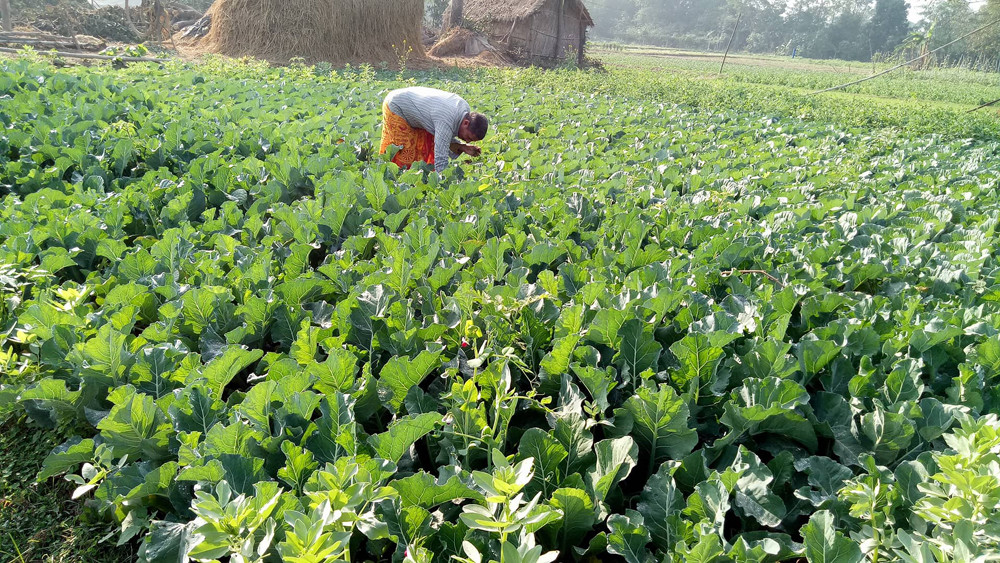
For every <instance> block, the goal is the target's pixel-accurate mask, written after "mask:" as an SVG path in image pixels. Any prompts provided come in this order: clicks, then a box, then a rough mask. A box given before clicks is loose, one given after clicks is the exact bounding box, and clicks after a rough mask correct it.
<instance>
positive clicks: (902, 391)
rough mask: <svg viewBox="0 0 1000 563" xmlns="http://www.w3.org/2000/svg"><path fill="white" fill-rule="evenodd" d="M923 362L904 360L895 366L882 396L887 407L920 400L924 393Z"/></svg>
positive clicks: (887, 379) (888, 377)
mask: <svg viewBox="0 0 1000 563" xmlns="http://www.w3.org/2000/svg"><path fill="white" fill-rule="evenodd" d="M923 364H924V363H923V361H921V360H915V359H913V358H904V359H902V360H900V361H899V362H896V365H894V366H893V368H892V371H891V372H889V375H888V376H886V378H885V386H884V387H883V388H882V396H883V397H885V401H886V404H887V405H895V404H897V403H901V402H903V401H915V400H918V399H920V396H921V395H922V394H923V392H924V383H923V381H922V377H923V367H924V366H923Z"/></svg>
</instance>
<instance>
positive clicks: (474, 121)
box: [379, 86, 490, 173]
mask: <svg viewBox="0 0 1000 563" xmlns="http://www.w3.org/2000/svg"><path fill="white" fill-rule="evenodd" d="M489 125H490V124H489V121H488V120H487V119H486V117H485V116H483V115H482V114H479V113H474V112H473V111H472V109H471V108H470V107H469V104H468V102H466V101H465V100H463V99H462V98H461V97H460V96H459V95H457V94H452V93H450V92H445V91H444V90H437V89H435V88H424V87H421V86H415V87H412V88H402V89H400V90H393V91H392V92H389V94H388V95H387V96H386V97H385V101H384V102H382V146H381V148H380V149H379V154H383V153H385V151H386V150H388V148H389V145H396V146H399V147H402V149H401V150H400V151H399V152H398V153H396V156H394V157H393V159H392V161H393V162H395V163H396V164H397V165H399V166H400V167H401V168H409V167H410V166H412V165H413V163H414V162H418V161H423V162H426V163H428V164H433V165H434V171H435V172H439V173H440V172H443V171H444V169H445V168H447V167H448V162H449V160H450V159H452V158H455V157H458V156H459V154H461V153H464V154H467V155H469V156H473V157H477V156H479V154H480V152H481V151H480V149H479V147H474V146H472V145H468V144H465V143H461V142H455V139H456V138H458V139H461V140H462V141H465V142H466V143H475V142H477V141H482V140H483V138H485V137H486V131H487V130H488V129H489Z"/></svg>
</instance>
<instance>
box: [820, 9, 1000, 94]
mask: <svg viewBox="0 0 1000 563" xmlns="http://www.w3.org/2000/svg"><path fill="white" fill-rule="evenodd" d="M998 23H1000V19H995V20H993V21H991V22H990V23H988V24H986V25H984V26H983V27H980V28H978V29H974V30H972V31H970V32H969V33H966V34H965V35H963V36H961V37H959V38H958V39H956V40H954V41H952V42H950V43H945V44H944V45H941V46H940V47H938V48H937V49H934V50H933V51H928V52H926V53H924V54H922V55H920V56H919V57H917V58H915V59H911V60H908V61H906V62H905V63H900V64H898V65H896V66H894V67H892V68H890V69H888V70H883V71H882V72H880V73H878V74H873V75H871V76H869V77H866V78H862V79H861V80H855V81H853V82H848V83H847V84H841V85H840V86H834V87H832V88H827V89H825V90H817V91H816V92H812V93H811V94H809V95H810V96H815V95H816V94H823V93H825V92H833V91H834V90H840V89H841V88H847V87H848V86H854V85H855V84H861V83H862V82H867V81H869V80H871V79H873V78H878V77H879V76H885V75H886V74H889V73H890V72H892V71H894V70H897V69H900V68H903V67H904V66H906V65H910V64H913V63H915V62H917V61H919V60H921V59H925V58H927V57H929V56H931V55H933V54H934V53H936V52H938V51H940V50H941V49H944V48H945V47H950V46H952V45H954V44H955V43H958V42H959V41H961V40H963V39H965V38H966V37H970V36H972V35H975V34H977V33H979V32H981V31H983V30H985V29H987V28H990V27H993V26H994V25H996V24H998Z"/></svg>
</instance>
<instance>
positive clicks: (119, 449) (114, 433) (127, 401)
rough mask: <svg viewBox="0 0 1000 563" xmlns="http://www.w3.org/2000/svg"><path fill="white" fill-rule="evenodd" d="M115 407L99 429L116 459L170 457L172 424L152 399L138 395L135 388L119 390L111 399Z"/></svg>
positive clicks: (144, 395)
mask: <svg viewBox="0 0 1000 563" xmlns="http://www.w3.org/2000/svg"><path fill="white" fill-rule="evenodd" d="M108 400H110V401H111V402H112V403H113V404H114V406H113V407H111V412H109V413H108V416H106V417H104V418H103V419H102V420H101V422H99V423H98V424H97V429H98V430H100V431H101V435H102V436H103V437H104V439H105V441H106V442H107V444H108V445H109V446H111V447H112V448H113V450H114V454H115V457H119V458H120V457H123V456H126V455H127V456H129V457H140V458H142V459H149V460H160V459H166V458H167V457H168V455H169V452H168V449H167V446H168V443H169V440H170V432H171V428H170V425H169V424H168V423H167V420H166V416H165V415H164V414H163V411H161V410H160V408H159V407H158V406H157V405H156V403H155V402H154V400H153V398H152V397H150V396H149V395H146V394H143V393H136V392H135V389H134V388H133V387H132V386H125V387H121V388H118V389H116V390H115V391H114V392H112V393H111V395H109V396H108Z"/></svg>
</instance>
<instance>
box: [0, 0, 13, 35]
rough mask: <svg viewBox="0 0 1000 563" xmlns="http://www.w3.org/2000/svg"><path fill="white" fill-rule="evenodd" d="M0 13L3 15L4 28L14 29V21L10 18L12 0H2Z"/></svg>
mask: <svg viewBox="0 0 1000 563" xmlns="http://www.w3.org/2000/svg"><path fill="white" fill-rule="evenodd" d="M0 15H2V16H3V30H4V31H14V23H13V22H12V21H11V19H10V0H0Z"/></svg>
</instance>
